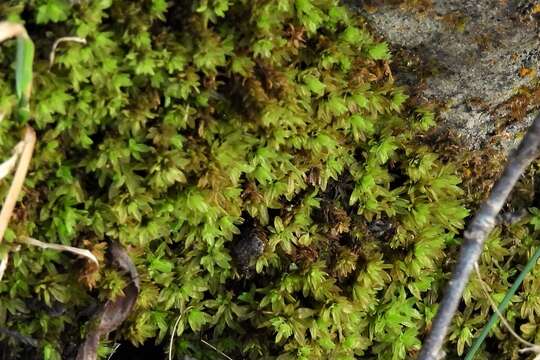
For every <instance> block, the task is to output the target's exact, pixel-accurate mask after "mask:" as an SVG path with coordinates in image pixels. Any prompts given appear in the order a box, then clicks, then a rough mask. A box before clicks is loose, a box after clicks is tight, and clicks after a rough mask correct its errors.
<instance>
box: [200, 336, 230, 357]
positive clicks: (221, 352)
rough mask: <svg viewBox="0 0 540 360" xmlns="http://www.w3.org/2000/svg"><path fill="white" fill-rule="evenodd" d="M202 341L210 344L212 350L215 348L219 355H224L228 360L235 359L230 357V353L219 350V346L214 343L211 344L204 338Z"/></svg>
mask: <svg viewBox="0 0 540 360" xmlns="http://www.w3.org/2000/svg"><path fill="white" fill-rule="evenodd" d="M201 342H202V343H203V344H204V345H206V346H208V347H209V348H211V349H212V350H214V351H215V352H217V353H218V354H219V355H221V356H223V357H224V358H225V359H227V360H234V359H233V358H232V357H230V356H229V355H227V354H225V353H224V352H223V351H221V350H219V349H218V348H217V347H215V346H214V345H212V344H210V343H209V342H208V341H206V340H204V339H201Z"/></svg>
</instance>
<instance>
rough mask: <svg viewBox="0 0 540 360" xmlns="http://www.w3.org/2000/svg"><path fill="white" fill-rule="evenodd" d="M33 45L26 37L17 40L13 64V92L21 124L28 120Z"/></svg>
mask: <svg viewBox="0 0 540 360" xmlns="http://www.w3.org/2000/svg"><path fill="white" fill-rule="evenodd" d="M33 62H34V43H33V42H32V40H30V38H29V37H28V36H19V37H18V38H17V58H16V64H15V91H16V95H17V99H18V100H19V109H18V115H19V117H20V118H21V120H22V121H23V122H26V121H27V120H28V119H29V118H30V108H29V102H30V95H31V93H32V64H33Z"/></svg>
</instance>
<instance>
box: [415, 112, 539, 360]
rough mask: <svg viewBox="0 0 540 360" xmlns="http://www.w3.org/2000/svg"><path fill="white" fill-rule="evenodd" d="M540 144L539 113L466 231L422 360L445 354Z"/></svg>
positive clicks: (426, 342) (420, 356) (438, 357)
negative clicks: (465, 298)
mask: <svg viewBox="0 0 540 360" xmlns="http://www.w3.org/2000/svg"><path fill="white" fill-rule="evenodd" d="M539 147H540V115H538V116H536V118H535V119H534V122H533V124H532V125H531V127H530V128H529V130H528V131H527V134H526V135H525V137H524V138H523V141H522V142H521V144H520V145H519V147H518V148H517V150H516V152H515V153H514V154H513V155H512V156H511V157H510V159H509V161H508V163H507V164H506V167H505V169H504V172H503V173H502V175H501V177H500V178H499V180H497V182H496V183H495V185H494V186H493V189H492V190H491V194H490V195H489V197H488V198H487V200H486V201H485V202H484V203H483V204H482V206H481V207H480V209H479V210H478V212H477V213H476V215H475V216H474V218H473V219H472V221H471V222H470V223H469V226H468V228H467V230H466V231H465V234H464V242H463V245H462V246H461V250H460V253H459V258H458V261H457V264H456V266H455V268H454V271H453V273H452V278H451V279H450V281H449V282H448V285H447V288H446V290H445V294H444V297H443V299H442V302H441V304H440V305H439V309H438V311H437V315H436V316H435V319H434V320H433V324H432V327H431V331H430V333H429V335H428V337H427V338H426V340H425V341H424V346H423V347H422V350H421V352H420V355H419V356H418V360H438V359H442V358H443V357H444V353H443V351H442V347H443V344H444V339H445V337H446V334H447V333H448V328H449V326H450V323H451V322H452V318H453V317H454V314H455V312H456V310H457V308H458V305H459V302H460V301H461V296H462V294H463V290H464V289H465V286H466V284H467V281H468V280H469V276H470V274H471V271H472V270H473V266H474V264H476V262H477V261H478V258H479V257H480V254H481V253H482V248H483V245H484V241H485V239H486V238H487V236H488V235H489V233H490V232H491V230H492V229H493V227H494V226H495V224H496V217H497V214H498V213H499V212H500V210H501V208H502V207H503V206H504V204H505V203H506V199H507V198H508V195H510V192H511V191H512V189H513V188H514V185H515V184H516V182H517V181H518V179H519V178H520V176H521V174H523V171H525V168H526V167H527V166H528V165H529V164H530V163H531V162H532V161H533V160H534V159H535V158H536V157H537V154H538V149H539Z"/></svg>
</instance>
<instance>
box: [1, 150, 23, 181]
mask: <svg viewBox="0 0 540 360" xmlns="http://www.w3.org/2000/svg"><path fill="white" fill-rule="evenodd" d="M24 145H25V142H24V141H19V143H18V144H17V145H15V147H14V148H13V155H11V157H10V158H9V159H7V160H6V161H4V162H3V163H1V164H0V180H2V179H3V178H5V177H6V176H8V175H9V174H10V173H11V171H13V169H14V168H15V166H16V165H17V159H18V158H19V155H21V153H22V152H23V150H24Z"/></svg>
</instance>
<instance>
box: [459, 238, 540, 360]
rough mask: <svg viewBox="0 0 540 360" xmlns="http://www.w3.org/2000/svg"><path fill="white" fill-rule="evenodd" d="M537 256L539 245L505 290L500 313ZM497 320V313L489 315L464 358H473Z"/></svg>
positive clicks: (539, 256)
mask: <svg viewBox="0 0 540 360" xmlns="http://www.w3.org/2000/svg"><path fill="white" fill-rule="evenodd" d="M539 258H540V247H539V248H538V249H536V252H535V253H534V254H533V256H532V257H531V258H530V259H529V261H528V262H527V264H526V265H525V267H524V268H523V270H522V271H521V273H520V274H519V276H518V277H517V279H516V281H514V284H512V287H511V288H510V289H508V291H507V292H506V295H505V296H504V298H503V299H502V301H501V303H500V304H499V306H498V309H499V312H500V313H501V314H504V311H505V310H506V308H507V307H508V304H509V303H510V299H511V298H512V296H514V294H515V293H516V291H517V289H518V288H519V286H520V285H521V283H522V282H523V279H525V276H526V275H527V274H528V273H529V272H530V271H531V270H532V269H533V267H534V266H535V265H536V262H537V261H538V259H539ZM497 321H499V315H497V313H493V315H491V318H490V319H489V321H488V323H487V324H486V326H485V327H484V328H483V329H482V332H481V333H480V336H478V337H477V338H476V339H475V340H474V343H473V344H472V346H471V348H470V349H469V351H468V353H467V355H466V356H465V360H472V359H474V355H475V354H476V352H477V351H478V349H479V348H480V346H481V345H482V343H483V342H484V340H485V339H486V337H487V336H488V334H489V331H490V330H491V328H492V327H493V326H494V325H495V324H496V323H497Z"/></svg>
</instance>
